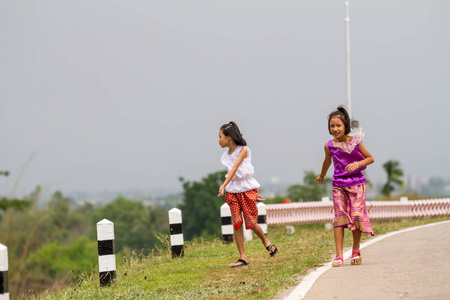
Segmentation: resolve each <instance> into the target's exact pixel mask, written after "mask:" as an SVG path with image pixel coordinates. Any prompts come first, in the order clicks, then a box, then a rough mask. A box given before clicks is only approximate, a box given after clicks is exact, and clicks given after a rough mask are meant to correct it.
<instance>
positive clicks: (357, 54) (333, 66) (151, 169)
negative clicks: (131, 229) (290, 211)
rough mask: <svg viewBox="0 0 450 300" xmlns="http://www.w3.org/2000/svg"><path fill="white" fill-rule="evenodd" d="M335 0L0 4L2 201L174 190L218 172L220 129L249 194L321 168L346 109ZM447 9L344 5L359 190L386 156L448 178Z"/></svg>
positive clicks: (408, 0)
mask: <svg viewBox="0 0 450 300" xmlns="http://www.w3.org/2000/svg"><path fill="white" fill-rule="evenodd" d="M344 2H345V1H344V0H341V1H338V0H329V1H312V0H309V1H301V0H298V1H293V0H290V1H287V0H285V1H282V0H281V1H280V0H279V1H263V0H251V1H245V0H226V1H225V0H208V1H206V0H205V1H170V0H164V1H163V0H160V1H149V0H142V1H134V0H129V1H112V0H107V1H106V0H105V1H96V0H89V1H87V0H85V1H80V0H79V1H61V0H39V1H33V0H29V1H23V0H1V10H0V38H1V47H0V103H1V109H0V117H1V124H2V125H3V126H2V127H1V128H0V143H1V164H0V170H9V171H10V172H11V175H10V177H9V178H0V191H1V193H0V194H1V195H9V194H10V193H11V192H12V190H13V189H14V185H15V183H16V181H17V180H18V178H19V176H20V174H21V169H22V168H23V174H22V177H21V179H20V180H19V183H18V188H17V191H16V196H22V195H25V194H28V193H29V192H30V191H31V190H32V189H33V188H34V187H35V186H36V185H42V186H43V187H44V189H46V190H56V189H59V190H62V191H63V192H64V191H66V192H68V191H77V190H81V191H104V190H109V191H121V190H130V189H131V190H133V189H139V190H155V189H158V188H162V189H167V188H168V189H172V190H173V191H174V192H178V191H180V190H181V185H180V183H179V181H178V177H180V176H183V177H184V178H185V179H186V180H190V181H191V180H199V179H200V178H202V177H204V176H205V175H207V174H208V173H211V172H215V171H219V170H222V169H224V167H222V165H221V164H220V161H219V158H220V155H221V153H222V152H223V151H224V150H223V149H221V148H220V146H219V144H218V130H219V127H220V126H221V125H222V124H223V123H227V122H228V121H230V120H234V121H236V122H237V124H238V125H239V126H240V128H241V131H242V132H243V133H244V137H245V138H246V139H247V142H248V144H249V146H250V148H251V149H252V156H253V164H254V166H255V171H256V174H255V177H256V179H257V180H258V181H259V182H260V183H261V184H262V185H263V188H264V185H266V186H267V184H268V183H269V182H270V181H271V180H272V179H273V178H278V179H279V180H280V182H281V183H284V184H293V183H297V182H300V181H301V180H302V179H303V174H304V171H305V170H314V171H316V172H319V171H320V168H321V165H322V161H323V156H324V153H323V145H324V144H325V142H326V141H327V140H329V139H330V135H329V134H328V131H327V115H328V114H329V113H330V112H331V111H332V110H333V109H335V108H336V106H338V105H340V104H344V105H345V104H346V103H347V98H346V61H345V22H344V18H345V5H344ZM449 13H450V1H445V0H441V1H438V0H435V1H430V0H420V1H414V0H403V1H400V0H398V1H392V0H391V1H384V0H382V1H380V0H371V1H370V0H366V1H350V18H351V23H350V24H351V25H350V26H351V55H352V56H351V63H352V104H353V117H355V118H356V119H358V120H359V121H360V125H361V127H362V128H363V130H364V131H365V132H366V136H365V138H364V144H365V146H366V148H367V149H368V150H369V151H370V152H371V153H372V155H373V156H374V157H375V164H373V165H371V166H370V167H369V168H368V170H367V175H368V177H369V178H370V179H371V180H372V181H373V182H382V181H384V180H385V174H384V171H383V168H382V164H383V163H384V162H386V161H387V160H389V159H395V160H399V161H400V162H401V165H402V167H403V169H404V171H405V175H406V176H407V177H410V178H412V180H413V181H415V180H417V179H420V178H428V177H433V176H440V177H443V178H445V179H450V171H449V165H450V159H449V158H448V153H449V149H450V121H449V114H450V85H449V79H450V76H449V74H450V55H449V53H450V39H449V38H448V29H449V28H450V18H449V17H448V16H449ZM33 155H34V156H33ZM30 157H31V160H30ZM28 160H29V163H28V164H27V163H26V162H27V161H28ZM328 175H331V170H330V171H329V174H328Z"/></svg>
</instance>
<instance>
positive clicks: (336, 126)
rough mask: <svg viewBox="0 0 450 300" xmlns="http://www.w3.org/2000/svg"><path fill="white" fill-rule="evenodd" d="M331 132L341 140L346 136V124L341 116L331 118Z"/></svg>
mask: <svg viewBox="0 0 450 300" xmlns="http://www.w3.org/2000/svg"><path fill="white" fill-rule="evenodd" d="M330 132H331V135H332V136H334V137H335V138H336V139H338V140H341V139H342V138H343V137H344V136H345V125H344V122H342V120H341V118H340V117H339V116H335V117H332V118H331V119H330Z"/></svg>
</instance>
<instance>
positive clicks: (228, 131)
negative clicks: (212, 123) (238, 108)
mask: <svg viewBox="0 0 450 300" xmlns="http://www.w3.org/2000/svg"><path fill="white" fill-rule="evenodd" d="M220 130H222V133H223V134H224V135H225V136H231V138H232V139H233V141H234V142H235V143H236V145H238V146H247V142H246V141H245V140H244V138H243V137H242V133H241V131H240V130H239V127H238V126H237V124H236V123H235V122H233V121H231V122H229V123H227V124H223V125H222V127H220Z"/></svg>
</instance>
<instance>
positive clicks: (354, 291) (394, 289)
mask: <svg viewBox="0 0 450 300" xmlns="http://www.w3.org/2000/svg"><path fill="white" fill-rule="evenodd" d="M369 243H370V242H369ZM361 252H362V255H363V265H361V266H352V265H350V260H349V259H347V260H346V261H345V262H344V266H343V267H341V268H327V267H323V268H325V269H324V270H325V271H324V273H323V274H321V275H320V276H319V277H318V278H317V280H316V281H315V282H314V284H313V285H312V287H311V288H310V289H309V290H308V292H307V293H306V295H304V298H303V295H301V293H300V294H299V293H296V292H295V289H294V290H291V291H290V293H289V294H288V295H286V293H285V295H284V296H287V297H285V299H289V300H290V299H305V300H321V299H325V300H327V299H345V300H352V299H358V300H359V299H364V300H372V299H374V300H379V299H381V300H390V299H427V300H428V299H430V300H437V299H443V300H444V299H445V300H448V299H450V222H449V221H447V222H441V223H437V224H433V225H432V226H429V225H428V226H426V227H420V228H417V229H414V230H410V231H406V232H400V233H398V234H393V235H390V236H387V237H385V238H383V239H381V240H379V241H376V242H374V243H372V244H369V245H367V246H365V247H364V248H363V249H362V251H361ZM328 265H329V264H328ZM319 273H320V272H319ZM316 277H317V276H316ZM310 281H311V278H310ZM296 289H297V290H298V288H296ZM297 292H298V291H297ZM299 295H300V296H299Z"/></svg>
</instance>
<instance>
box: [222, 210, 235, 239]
mask: <svg viewBox="0 0 450 300" xmlns="http://www.w3.org/2000/svg"><path fill="white" fill-rule="evenodd" d="M220 218H221V220H222V239H223V241H224V242H232V241H233V235H234V229H233V224H232V223H231V210H230V207H229V206H228V204H226V203H224V204H223V205H222V206H221V207H220Z"/></svg>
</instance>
